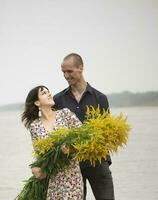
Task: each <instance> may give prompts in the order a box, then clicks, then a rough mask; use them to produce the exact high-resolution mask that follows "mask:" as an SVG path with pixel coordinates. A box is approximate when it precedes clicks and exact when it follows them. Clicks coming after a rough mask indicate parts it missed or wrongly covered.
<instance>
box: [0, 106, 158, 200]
mask: <svg viewBox="0 0 158 200" xmlns="http://www.w3.org/2000/svg"><path fill="white" fill-rule="evenodd" d="M111 111H112V113H120V112H121V111H122V112H123V113H125V114H127V115H128V118H129V123H130V124H131V126H132V132H131V135H130V138H129V142H128V145H127V147H125V148H124V149H121V150H120V151H119V152H118V154H117V155H113V156H112V160H113V164H112V166H111V171H112V174H113V179H114V187H115V197H116V200H133V199H134V200H149V199H152V200H157V199H158V156H157V155H158V107H156V108H154V107H146V108H145V107H140V108H139V107H137V108H115V109H111ZM0 127H1V132H0V138H1V140H0V152H1V154H0V200H13V199H14V197H15V196H16V195H17V194H18V192H19V191H20V189H21V188H22V186H23V182H22V180H24V179H26V178H28V177H29V176H31V173H30V170H29V167H28V165H29V164H30V163H31V162H32V143H31V139H30V135H29V133H28V132H27V131H26V130H25V128H24V127H23V125H22V123H21V122H20V113H19V112H0ZM87 199H88V200H94V197H93V194H92V192H91V189H90V187H88V198H87Z"/></svg>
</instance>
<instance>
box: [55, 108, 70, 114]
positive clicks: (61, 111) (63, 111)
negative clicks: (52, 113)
mask: <svg viewBox="0 0 158 200" xmlns="http://www.w3.org/2000/svg"><path fill="white" fill-rule="evenodd" d="M57 112H58V113H61V114H70V113H71V111H70V109H68V108H62V109H60V110H57Z"/></svg>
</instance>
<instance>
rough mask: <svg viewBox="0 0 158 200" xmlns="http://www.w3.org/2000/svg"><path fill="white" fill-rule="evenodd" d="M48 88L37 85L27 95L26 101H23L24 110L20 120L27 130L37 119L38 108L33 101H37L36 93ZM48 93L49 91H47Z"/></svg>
mask: <svg viewBox="0 0 158 200" xmlns="http://www.w3.org/2000/svg"><path fill="white" fill-rule="evenodd" d="M44 88H46V89H47V90H48V88H47V87H46V86H43V85H39V86H37V87H35V88H33V89H32V90H31V91H30V92H29V93H28V95H27V97H26V101H25V110H24V112H23V113H22V117H21V120H22V122H23V123H24V125H25V127H26V128H29V126H30V124H31V123H32V122H33V121H34V120H35V119H37V118H38V112H39V109H38V107H37V106H36V105H35V104H34V103H35V101H38V91H39V89H41V90H43V89H44ZM48 91H49V90H48Z"/></svg>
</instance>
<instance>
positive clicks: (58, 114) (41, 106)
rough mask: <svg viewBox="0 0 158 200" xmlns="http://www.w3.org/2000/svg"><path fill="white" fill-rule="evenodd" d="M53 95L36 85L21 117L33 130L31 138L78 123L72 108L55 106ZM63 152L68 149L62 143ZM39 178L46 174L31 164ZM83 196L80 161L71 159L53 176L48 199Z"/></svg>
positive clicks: (45, 88) (62, 199) (76, 125)
mask: <svg viewBox="0 0 158 200" xmlns="http://www.w3.org/2000/svg"><path fill="white" fill-rule="evenodd" d="M54 104H55V103H54V101H53V98H52V96H51V94H50V92H49V90H48V88H47V87H45V86H37V87H35V88H33V89H32V90H31V91H30V92H29V94H28V96H27V98H26V102H25V111H24V112H23V114H22V121H23V122H24V124H25V126H26V128H28V129H29V130H30V133H31V137H32V140H35V139H37V138H45V137H47V136H48V133H49V132H50V131H53V130H54V131H55V130H57V129H59V128H62V127H66V128H73V127H79V126H80V125H81V122H80V121H79V120H78V118H77V117H76V115H75V114H74V113H72V112H71V111H70V110H69V109H67V108H64V109H61V110H54V109H52V107H53V106H54ZM62 151H63V153H65V154H66V153H68V151H69V150H68V149H67V148H66V147H65V146H62ZM32 173H33V175H34V176H35V177H36V178H39V179H43V178H45V175H44V174H43V173H42V171H41V169H40V168H39V167H34V168H32ZM70 199H73V200H82V199H83V182H82V175H81V172H80V168H79V163H78V162H77V161H73V160H71V164H70V165H69V167H68V170H66V173H65V171H62V172H59V173H58V174H57V175H56V176H55V177H52V178H50V180H49V186H48V191H47V200H70Z"/></svg>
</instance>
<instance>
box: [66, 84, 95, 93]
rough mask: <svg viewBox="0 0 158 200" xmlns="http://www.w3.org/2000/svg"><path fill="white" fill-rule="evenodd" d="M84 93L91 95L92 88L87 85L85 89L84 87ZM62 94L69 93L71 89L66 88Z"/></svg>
mask: <svg viewBox="0 0 158 200" xmlns="http://www.w3.org/2000/svg"><path fill="white" fill-rule="evenodd" d="M86 92H89V93H90V94H92V93H93V89H92V87H91V85H90V84H89V83H87V87H86V90H85V93H86ZM64 93H71V87H70V86H69V87H68V88H66V89H65V91H64Z"/></svg>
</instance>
